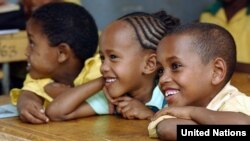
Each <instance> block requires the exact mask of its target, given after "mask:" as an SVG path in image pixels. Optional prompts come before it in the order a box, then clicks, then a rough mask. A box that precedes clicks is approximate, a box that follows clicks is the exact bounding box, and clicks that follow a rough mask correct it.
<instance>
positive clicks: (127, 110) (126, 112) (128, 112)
mask: <svg viewBox="0 0 250 141" xmlns="http://www.w3.org/2000/svg"><path fill="white" fill-rule="evenodd" d="M121 113H122V114H123V117H124V118H126V119H135V114H134V111H133V110H132V109H131V108H130V107H129V106H126V107H124V108H122V109H121Z"/></svg>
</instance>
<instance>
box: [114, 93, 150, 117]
mask: <svg viewBox="0 0 250 141" xmlns="http://www.w3.org/2000/svg"><path fill="white" fill-rule="evenodd" d="M115 101H117V104H116V105H117V107H116V108H117V111H118V112H119V113H121V115H122V116H123V117H124V118H126V119H150V118H151V117H152V116H153V115H154V112H153V111H151V110H150V109H149V108H148V107H146V106H145V105H144V103H142V102H140V101H138V100H136V99H134V98H131V97H129V96H122V97H118V98H117V99H116V100H115Z"/></svg>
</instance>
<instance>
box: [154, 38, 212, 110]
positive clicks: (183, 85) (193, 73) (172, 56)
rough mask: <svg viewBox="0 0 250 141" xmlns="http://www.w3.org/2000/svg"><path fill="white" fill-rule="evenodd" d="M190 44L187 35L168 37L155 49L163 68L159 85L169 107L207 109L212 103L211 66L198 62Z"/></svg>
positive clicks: (190, 39) (198, 58) (198, 59)
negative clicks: (210, 102)
mask: <svg viewBox="0 0 250 141" xmlns="http://www.w3.org/2000/svg"><path fill="white" fill-rule="evenodd" d="M192 41H193V39H192V36H191V35H188V34H178V35H175V34H174V35H169V36H167V37H165V38H164V39H163V40H162V41H161V42H160V44H159V47H158V49H157V60H158V62H159V63H160V64H161V65H162V73H161V77H160V82H159V85H160V89H161V91H162V92H163V94H164V96H165V98H166V100H167V102H168V105H169V106H188V105H190V106H191V105H192V106H206V105H207V104H208V102H209V101H210V100H211V97H210V95H209V91H210V89H211V88H210V86H211V84H210V83H211V80H210V79H211V77H212V76H211V74H212V72H211V67H210V63H208V64H207V65H204V64H203V63H202V62H201V58H200V56H199V55H198V54H197V52H196V51H195V50H194V48H193V47H192V46H194V44H193V43H192ZM210 93H211V92H210Z"/></svg>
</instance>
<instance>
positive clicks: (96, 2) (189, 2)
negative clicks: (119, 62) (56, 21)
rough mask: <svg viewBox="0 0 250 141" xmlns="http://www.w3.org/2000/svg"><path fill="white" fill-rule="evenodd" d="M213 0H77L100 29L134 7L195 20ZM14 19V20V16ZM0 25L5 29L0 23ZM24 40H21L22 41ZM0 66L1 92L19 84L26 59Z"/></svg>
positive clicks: (6, 0)
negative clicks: (1, 77)
mask: <svg viewBox="0 0 250 141" xmlns="http://www.w3.org/2000/svg"><path fill="white" fill-rule="evenodd" d="M18 1H19V0H5V2H7V3H18ZM39 1H41V0H39ZM39 1H38V0H34V2H39ZM44 1H47V0H44ZM71 1H75V2H76V1H78V0H71ZM214 1H215V0H80V4H81V5H82V6H84V7H85V8H86V9H87V10H88V11H89V12H90V13H91V14H92V15H93V17H94V19H95V20H96V23H97V25H98V28H99V31H102V29H103V28H104V27H106V26H107V25H108V24H109V23H111V22H112V21H114V20H115V19H117V18H119V17H121V16H123V15H125V14H128V13H131V12H135V11H144V12H150V13H154V12H157V11H160V10H165V11H166V12H167V13H168V14H171V15H173V16H175V17H177V18H179V19H180V20H181V22H182V23H188V22H192V21H196V20H198V19H199V16H200V14H201V12H202V11H203V10H204V9H206V8H207V7H208V6H209V5H210V4H211V3H213V2H214ZM0 2H1V0H0ZM0 10H3V9H0ZM19 14H20V13H19ZM21 15H22V16H23V17H20V20H21V23H17V24H20V27H21V28H19V29H22V30H23V29H25V18H27V16H26V17H25V15H23V14H21ZM27 15H28V14H27ZM14 19H15V20H17V18H14ZM18 19H19V18H18ZM2 20H4V18H2ZM0 21H1V19H0ZM10 21H11V20H10ZM10 21H7V22H5V23H6V24H8V25H9V24H11V23H13V22H10ZM0 28H1V29H5V28H4V27H3V26H1V25H0ZM24 35H25V34H24ZM24 35H22V36H24ZM18 36H19V35H18ZM7 38H12V37H7ZM1 40H2V41H4V40H5V41H6V39H1ZM23 40H24V41H27V40H26V38H25V37H24V38H23ZM11 42H13V40H11ZM9 43H10V42H8V43H7V41H6V44H9ZM2 44H3V43H2ZM26 44H27V43H26ZM26 44H25V43H24V44H23V45H26ZM7 46H12V45H7ZM14 46H20V41H18V42H17V45H14ZM24 48H25V47H24ZM19 54H21V53H19ZM1 68H4V70H5V74H4V76H5V77H4V79H2V84H3V85H0V91H2V90H1V89H2V88H6V89H5V90H4V93H7V92H8V90H9V89H11V88H21V87H22V84H23V81H24V79H25V75H26V74H27V71H26V62H25V61H21V62H12V63H8V64H7V63H5V64H4V67H2V65H1V66H0V69H1ZM6 72H8V73H9V74H6ZM0 76H1V75H0ZM1 93H2V92H1ZM1 93H0V94H1Z"/></svg>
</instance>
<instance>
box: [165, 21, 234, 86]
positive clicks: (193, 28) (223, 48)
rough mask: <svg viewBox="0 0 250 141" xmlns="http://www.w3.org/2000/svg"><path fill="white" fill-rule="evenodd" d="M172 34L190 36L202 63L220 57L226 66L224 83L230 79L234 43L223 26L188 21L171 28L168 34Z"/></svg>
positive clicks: (232, 67)
mask: <svg viewBox="0 0 250 141" xmlns="http://www.w3.org/2000/svg"><path fill="white" fill-rule="evenodd" d="M172 34H188V35H190V36H192V37H193V38H192V39H193V40H192V43H193V47H194V50H195V51H196V52H197V54H198V55H199V56H200V57H201V60H202V63H203V64H207V63H209V62H210V61H211V60H213V59H215V58H217V57H220V58H222V59H223V60H224V61H225V62H226V66H227V72H226V73H227V74H226V77H225V83H227V82H228V81H229V80H230V79H231V77H232V75H233V72H234V71H235V67H236V59H237V58H236V45H235V41H234V39H233V37H232V35H231V34H230V33H229V32H228V31H227V30H226V29H225V28H223V27H221V26H219V25H216V24H212V23H190V24H184V25H181V26H179V27H177V28H175V29H173V30H172V31H171V32H170V33H169V34H168V35H172ZM168 35H166V36H168Z"/></svg>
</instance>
